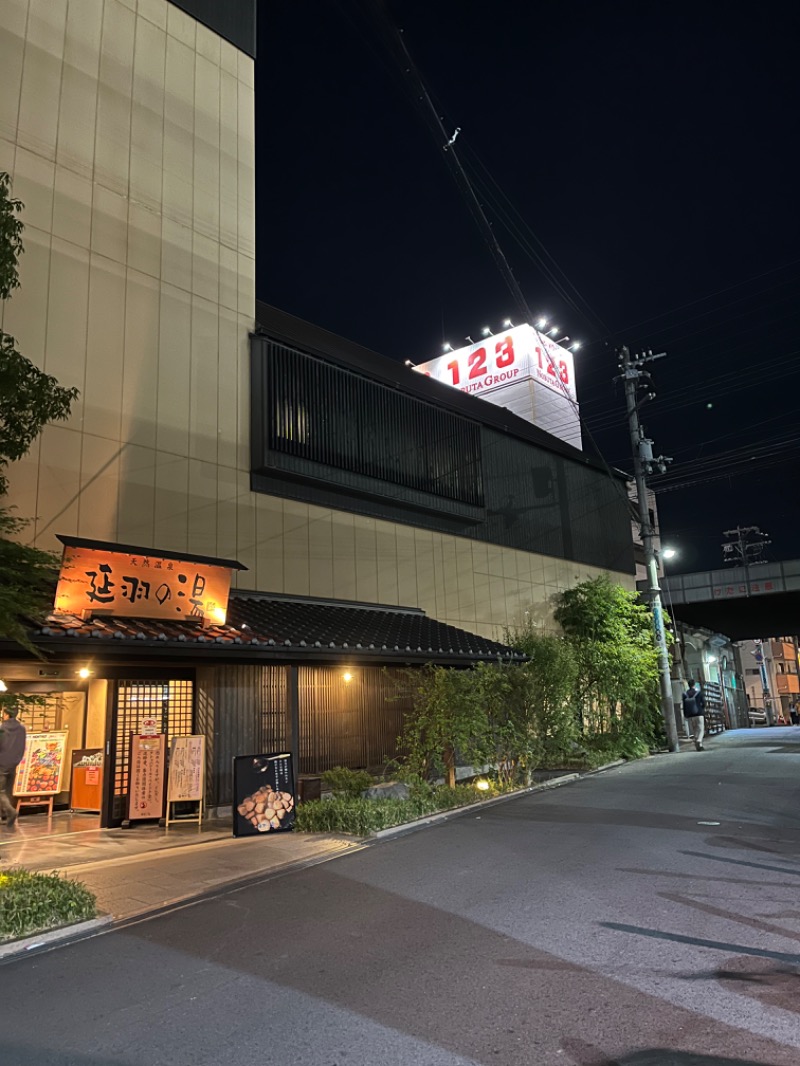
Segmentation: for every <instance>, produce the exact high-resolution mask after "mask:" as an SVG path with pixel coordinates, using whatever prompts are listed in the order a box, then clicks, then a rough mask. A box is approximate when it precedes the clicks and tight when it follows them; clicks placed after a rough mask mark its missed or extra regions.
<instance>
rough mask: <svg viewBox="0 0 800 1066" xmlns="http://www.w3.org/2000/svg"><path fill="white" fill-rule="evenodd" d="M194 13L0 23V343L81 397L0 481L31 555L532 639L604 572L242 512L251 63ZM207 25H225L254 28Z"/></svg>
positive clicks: (121, 5)
mask: <svg viewBox="0 0 800 1066" xmlns="http://www.w3.org/2000/svg"><path fill="white" fill-rule="evenodd" d="M194 7H197V8H198V9H201V8H202V9H203V10H207V9H208V8H209V5H208V4H197V5H194V4H192V3H189V2H186V3H183V4H180V5H178V4H174V3H170V2H168V0H69V2H67V0H47V2H46V3H44V2H42V0H4V2H3V4H2V7H0V169H4V170H7V171H8V172H9V174H10V175H11V177H12V180H13V192H14V195H15V196H17V197H19V198H20V199H21V200H23V201H24V203H25V211H24V216H23V217H24V222H25V235H24V239H25V249H26V250H25V255H24V257H23V259H22V263H21V289H20V290H19V291H18V292H17V293H16V294H15V295H14V297H13V299H11V300H10V301H8V302H7V303H6V306H5V308H4V309H3V311H4V317H3V322H2V326H3V328H4V329H5V330H6V331H7V332H9V333H11V334H13V335H14V336H15V337H16V338H17V340H18V342H19V347H20V350H21V351H22V352H23V353H24V354H26V355H27V356H28V357H29V358H30V359H32V360H33V361H34V362H35V363H36V364H37V365H39V366H40V367H43V368H44V369H45V370H46V371H47V372H48V373H52V374H54V375H55V376H56V377H57V378H58V379H59V381H60V382H61V383H62V384H65V385H76V386H77V387H78V388H79V389H80V392H81V397H80V400H79V401H78V402H77V403H76V405H75V408H74V412H73V415H72V417H71V419H70V421H69V422H68V423H66V424H61V425H53V426H48V427H47V428H46V429H45V431H44V432H43V434H42V435H41V438H40V439H39V440H37V442H36V444H35V445H34V447H33V449H32V450H31V453H30V454H29V455H28V456H27V457H26V458H25V459H24V460H23V461H22V462H20V463H19V464H17V466H16V467H15V468H14V469H13V470H12V471H11V485H12V497H11V498H12V502H13V503H14V504H15V505H16V506H17V507H18V509H19V513H20V514H21V515H26V516H30V517H32V518H33V524H32V526H31V527H30V533H31V536H32V538H33V541H34V543H35V544H36V545H38V546H40V547H42V548H56V547H58V545H57V542H56V539H55V537H56V534H66V535H71V536H79V537H87V538H96V539H100V540H105V541H112V542H120V543H127V544H134V545H141V546H147V547H149V546H157V547H159V548H162V549H168V550H173V551H181V552H189V553H195V554H198V553H199V554H205V555H212V556H217V557H228V558H234V559H237V560H239V561H240V562H241V563H243V564H244V565H245V566H246V567H247V568H248V569H247V570H245V571H243V572H242V573H241V574H240V575H239V577H238V581H239V584H240V585H242V586H244V587H249V588H257V589H262V590H270V591H275V592H284V593H292V594H305V595H312V596H324V597H339V598H345V599H355V600H360V601H370V602H381V603H391V604H396V603H402V604H411V605H415V606H420V607H422V608H423V609H425V610H426V611H427V612H429V613H430V614H431V615H433V616H435V617H437V618H439V619H440V620H443V621H447V622H451V623H454V624H457V625H461V626H465V627H467V628H471V629H473V630H475V631H477V632H480V633H484V634H486V635H495V636H496V635H499V634H500V633H501V631H502V627H503V626H505V625H508V624H514V623H517V622H519V621H521V620H522V619H523V618H524V617H525V612H533V614H534V615H535V616H536V617H537V618H541V619H546V617H547V615H548V608H547V603H548V600H549V598H550V597H551V595H552V594H553V593H555V592H557V591H559V590H560V589H563V588H565V587H568V586H569V585H571V584H573V583H574V582H575V581H576V580H577V579H580V578H583V577H587V576H591V575H593V574H595V573H598V572H600V571H601V570H602V569H607V568H608V566H603V565H601V566H593V565H587V564H586V562H584V561H581V560H580V558H578V557H576V556H575V555H573V557H572V558H569V557H568V553H552V552H550V551H548V550H543V551H536V550H535V546H534V545H530V544H526V545H525V546H524V547H523V548H521V549H517V548H513V547H509V546H508V545H507V544H502V543H492V542H491V538H479V539H476V538H474V537H472V536H469V535H468V536H462V535H458V534H455V535H451V534H447V533H443V532H438V531H436V530H432V529H425V528H420V527H418V526H417V525H416V524H415V522H414V521H410V522H407V521H406V522H396V521H382V520H380V519H378V518H375V517H371V516H370V515H369V514H365V513H358V511H357V510H355V509H352V508H342V509H338V508H336V507H330V506H318V505H315V504H313V503H310V502H308V500H307V499H305V498H303V499H298V498H296V495H297V494H295V498H288V497H286V496H280V495H278V494H275V493H269V492H263V491H262V492H254V491H251V473H250V471H251V463H250V406H249V405H250V394H249V381H250V377H249V375H250V370H249V366H250V353H249V344H248V335H249V333H250V332H251V331H252V330H253V328H254V326H255V293H254V276H255V247H254V235H255V217H254V216H255V203H254V196H255V193H254V89H253V67H254V60H253V58H252V56H251V54H248V51H247V48H246V47H244V48H242V47H236V46H235V44H233V43H231V40H228V39H226V37H225V35H224V34H225V32H226V26H225V25H224V24H223V25H221V26H218V27H216V28H217V30H219V31H220V32H215V31H214V30H212V29H210V28H208V27H207V26H206V25H204V24H203V23H202V22H201V21H199V20H198V19H197V18H193V17H192V15H190V14H189V13H188V12H187V10H183V8H186V9H188V10H192V9H193V8H194ZM211 7H213V5H211ZM223 7H224V9H225V12H226V14H225V16H224V17H223V16H220V17H221V18H222V19H223V23H224V21H225V17H227V14H231V15H232V17H233V16H236V15H237V14H238V15H241V14H243V13H244V15H245V16H246V15H247V11H246V9H247V8H250V10H251V12H252V10H253V8H254V5H253V4H252V3H251V4H247V3H245V2H244V0H237V2H236V3H233V4H226V5H223ZM236 9H238V12H237V10H236ZM240 24H241V20H240V22H239V24H238V25H240ZM229 36H233V35H231V34H229ZM265 209H266V208H265ZM439 395H441V394H439ZM435 401H436V397H435V396H434V402H435ZM473 403H474V404H478V405H480V401H477V400H475V401H473ZM483 406H487V405H483ZM474 410H476V411H477V410H478V407H475V408H474ZM532 548H534V550H531V549H532ZM559 555H562V557H559ZM612 569H615V570H617V571H618V572H619V579H620V580H622V581H625V582H629V581H630V575H629V574H628V573H627V572H626V571H627V569H628V567H627V565H624V564H622V563H621V564H620V565H618V566H613V567H612Z"/></svg>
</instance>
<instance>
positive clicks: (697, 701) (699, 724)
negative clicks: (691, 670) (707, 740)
mask: <svg viewBox="0 0 800 1066" xmlns="http://www.w3.org/2000/svg"><path fill="white" fill-rule="evenodd" d="M705 709H706V701H705V699H704V698H703V693H702V692H701V691H700V689H699V688H698V686H697V682H696V681H690V682H689V687H688V689H687V690H686V691H685V692H684V694H683V717H684V718H685V719H686V724H687V725H688V726H689V728H690V729H691V731H692V736H693V737H694V746H695V747H696V748H697V750H698V751H705V748H704V747H703V737H704V736H705V734H706V720H705Z"/></svg>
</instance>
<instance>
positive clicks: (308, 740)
mask: <svg viewBox="0 0 800 1066" xmlns="http://www.w3.org/2000/svg"><path fill="white" fill-rule="evenodd" d="M344 675H345V671H344V670H343V669H341V668H335V667H334V668H331V667H313V666H310V667H300V671H299V689H300V691H299V695H300V772H301V773H304V774H318V773H322V772H323V771H324V770H329V769H330V768H331V767H333V766H348V767H351V768H356V767H369V768H371V769H377V768H380V767H382V766H384V765H385V764H386V763H387V762H390V761H391V760H392V759H394V758H396V757H397V755H398V748H397V738H398V736H399V735H400V733H401V731H402V728H403V716H404V714H405V713H406V711H407V710H408V709H410V706H411V699H410V696H409V695H408V692H407V689H408V685H407V683H406V684H404V671H403V670H396V669H395V670H392V669H386V670H382V669H379V668H375V667H372V668H369V667H364V668H353V669H352V670H351V671H350V675H351V680H350V681H349V682H347V681H345V679H344Z"/></svg>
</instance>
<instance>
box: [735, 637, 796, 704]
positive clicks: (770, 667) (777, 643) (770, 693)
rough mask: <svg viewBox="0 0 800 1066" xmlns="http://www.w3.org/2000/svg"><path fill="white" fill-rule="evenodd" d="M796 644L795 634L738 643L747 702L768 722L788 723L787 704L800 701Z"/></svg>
mask: <svg viewBox="0 0 800 1066" xmlns="http://www.w3.org/2000/svg"><path fill="white" fill-rule="evenodd" d="M797 644H798V639H797V637H779V638H775V639H772V640H742V641H740V642H739V643H738V648H739V653H740V655H741V658H742V667H743V669H744V680H745V687H746V690H747V699H748V702H749V704H750V706H751V707H752V708H753V709H754V710H755V711H757V712H760V714H763V716H764V718H765V719H766V720H767V721H769V722H770V724H778V722H780V721H783V722H786V723H787V724H788V723H789V722H790V721H791V716H790V713H789V708H790V706H792V705H793V704H796V703H798V701H800V676H798V653H797Z"/></svg>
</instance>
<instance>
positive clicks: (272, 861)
mask: <svg viewBox="0 0 800 1066" xmlns="http://www.w3.org/2000/svg"><path fill="white" fill-rule="evenodd" d="M27 821H28V819H25V818H21V819H20V820H19V822H18V823H17V826H18V828H17V829H16V830H15V831H14V832H9V831H8V830H5V829H3V830H1V831H0V865H2V866H3V867H4V868H9V867H13V866H24V867H25V868H26V869H28V870H38V871H46V872H50V871H53V870H58V871H59V872H60V873H64V874H67V875H68V876H70V877H74V878H75V879H77V880H80V881H82V882H83V883H84V884H85V885H86V886H87V887H88V888H90V889H91V890H92V892H94V893H95V895H96V896H97V901H98V906H99V909H100V910H101V911H103V912H105V913H108V914H111V915H113V917H114V918H115V919H117V920H123V919H129V918H135V917H138V916H141V915H144V914H147V913H148V912H151V911H153V910H158V909H159V908H161V907H164V906H168V905H173V904H176V903H181V902H184V901H185V900H189V899H192V898H194V897H195V896H199V895H202V894H203V893H205V892H207V891H209V890H211V889H214V888H217V887H219V886H221V885H225V884H230V883H233V882H237V881H243V880H248V879H250V878H255V877H260V876H268V875H270V874H272V873H275V872H276V871H279V870H280V869H282V868H284V867H289V866H296V865H298V864H310V863H314V862H321V861H323V860H324V859H327V858H330V857H332V856H333V855H336V854H340V853H342V852H344V851H349V850H354V849H358V848H360V847H363V845H362V844H361V843H360V842H359V841H358V840H354V839H353V838H351V837H343V836H336V835H334V834H330V835H317V834H313V835H312V834H308V835H306V834H304V833H276V834H270V835H269V836H267V837H242V838H239V839H234V838H233V837H232V836H231V828H230V822H229V821H225V822H209V823H207V824H206V825H205V826H203V828H202V829H200V828H198V826H196V825H193V826H179V825H178V826H174V827H173V826H171V827H170V828H169V829H168V830H167V829H160V828H157V827H152V828H137V829H90V830H86V831H85V832H69V833H64V834H62V835H49V836H46V835H42V833H41V832H40V831H38V832H37V829H38V827H32V826H26V824H25V823H26V822H27Z"/></svg>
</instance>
